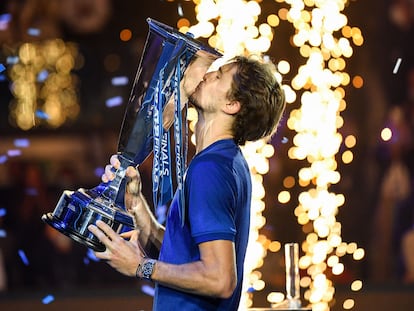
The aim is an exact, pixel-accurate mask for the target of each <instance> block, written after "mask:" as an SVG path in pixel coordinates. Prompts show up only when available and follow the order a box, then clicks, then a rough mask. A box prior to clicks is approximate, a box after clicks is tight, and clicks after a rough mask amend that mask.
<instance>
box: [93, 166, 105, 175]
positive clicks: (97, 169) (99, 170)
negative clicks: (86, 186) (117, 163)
mask: <svg viewBox="0 0 414 311" xmlns="http://www.w3.org/2000/svg"><path fill="white" fill-rule="evenodd" d="M104 173H105V169H104V168H103V167H97V168H96V169H95V176H97V177H101V176H102V175H103V174H104Z"/></svg>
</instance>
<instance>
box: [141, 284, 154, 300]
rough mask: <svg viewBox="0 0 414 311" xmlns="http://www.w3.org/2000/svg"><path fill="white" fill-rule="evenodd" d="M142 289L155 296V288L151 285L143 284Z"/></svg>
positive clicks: (145, 292)
mask: <svg viewBox="0 0 414 311" xmlns="http://www.w3.org/2000/svg"><path fill="white" fill-rule="evenodd" d="M141 291H142V292H143V293H144V294H147V295H148V296H152V297H154V293H155V289H154V288H153V287H151V286H149V285H142V286H141Z"/></svg>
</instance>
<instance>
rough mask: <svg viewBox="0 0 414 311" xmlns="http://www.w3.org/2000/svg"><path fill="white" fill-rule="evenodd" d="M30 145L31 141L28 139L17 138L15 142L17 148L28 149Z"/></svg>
mask: <svg viewBox="0 0 414 311" xmlns="http://www.w3.org/2000/svg"><path fill="white" fill-rule="evenodd" d="M29 145H30V141H29V140H28V139H26V138H17V139H15V140H14V146H15V147H17V148H27V147H29Z"/></svg>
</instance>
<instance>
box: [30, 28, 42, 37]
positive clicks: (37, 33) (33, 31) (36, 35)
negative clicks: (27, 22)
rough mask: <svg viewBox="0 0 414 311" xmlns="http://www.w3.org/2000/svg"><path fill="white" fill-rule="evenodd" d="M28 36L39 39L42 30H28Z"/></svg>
mask: <svg viewBox="0 0 414 311" xmlns="http://www.w3.org/2000/svg"><path fill="white" fill-rule="evenodd" d="M27 34H28V35H29V36H33V37H38V36H40V29H38V28H29V29H27Z"/></svg>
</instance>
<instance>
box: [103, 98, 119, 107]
mask: <svg viewBox="0 0 414 311" xmlns="http://www.w3.org/2000/svg"><path fill="white" fill-rule="evenodd" d="M121 104H122V97H121V96H115V97H112V98H109V99H108V100H107V101H106V106H107V107H108V108H112V107H116V106H120V105H121Z"/></svg>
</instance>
